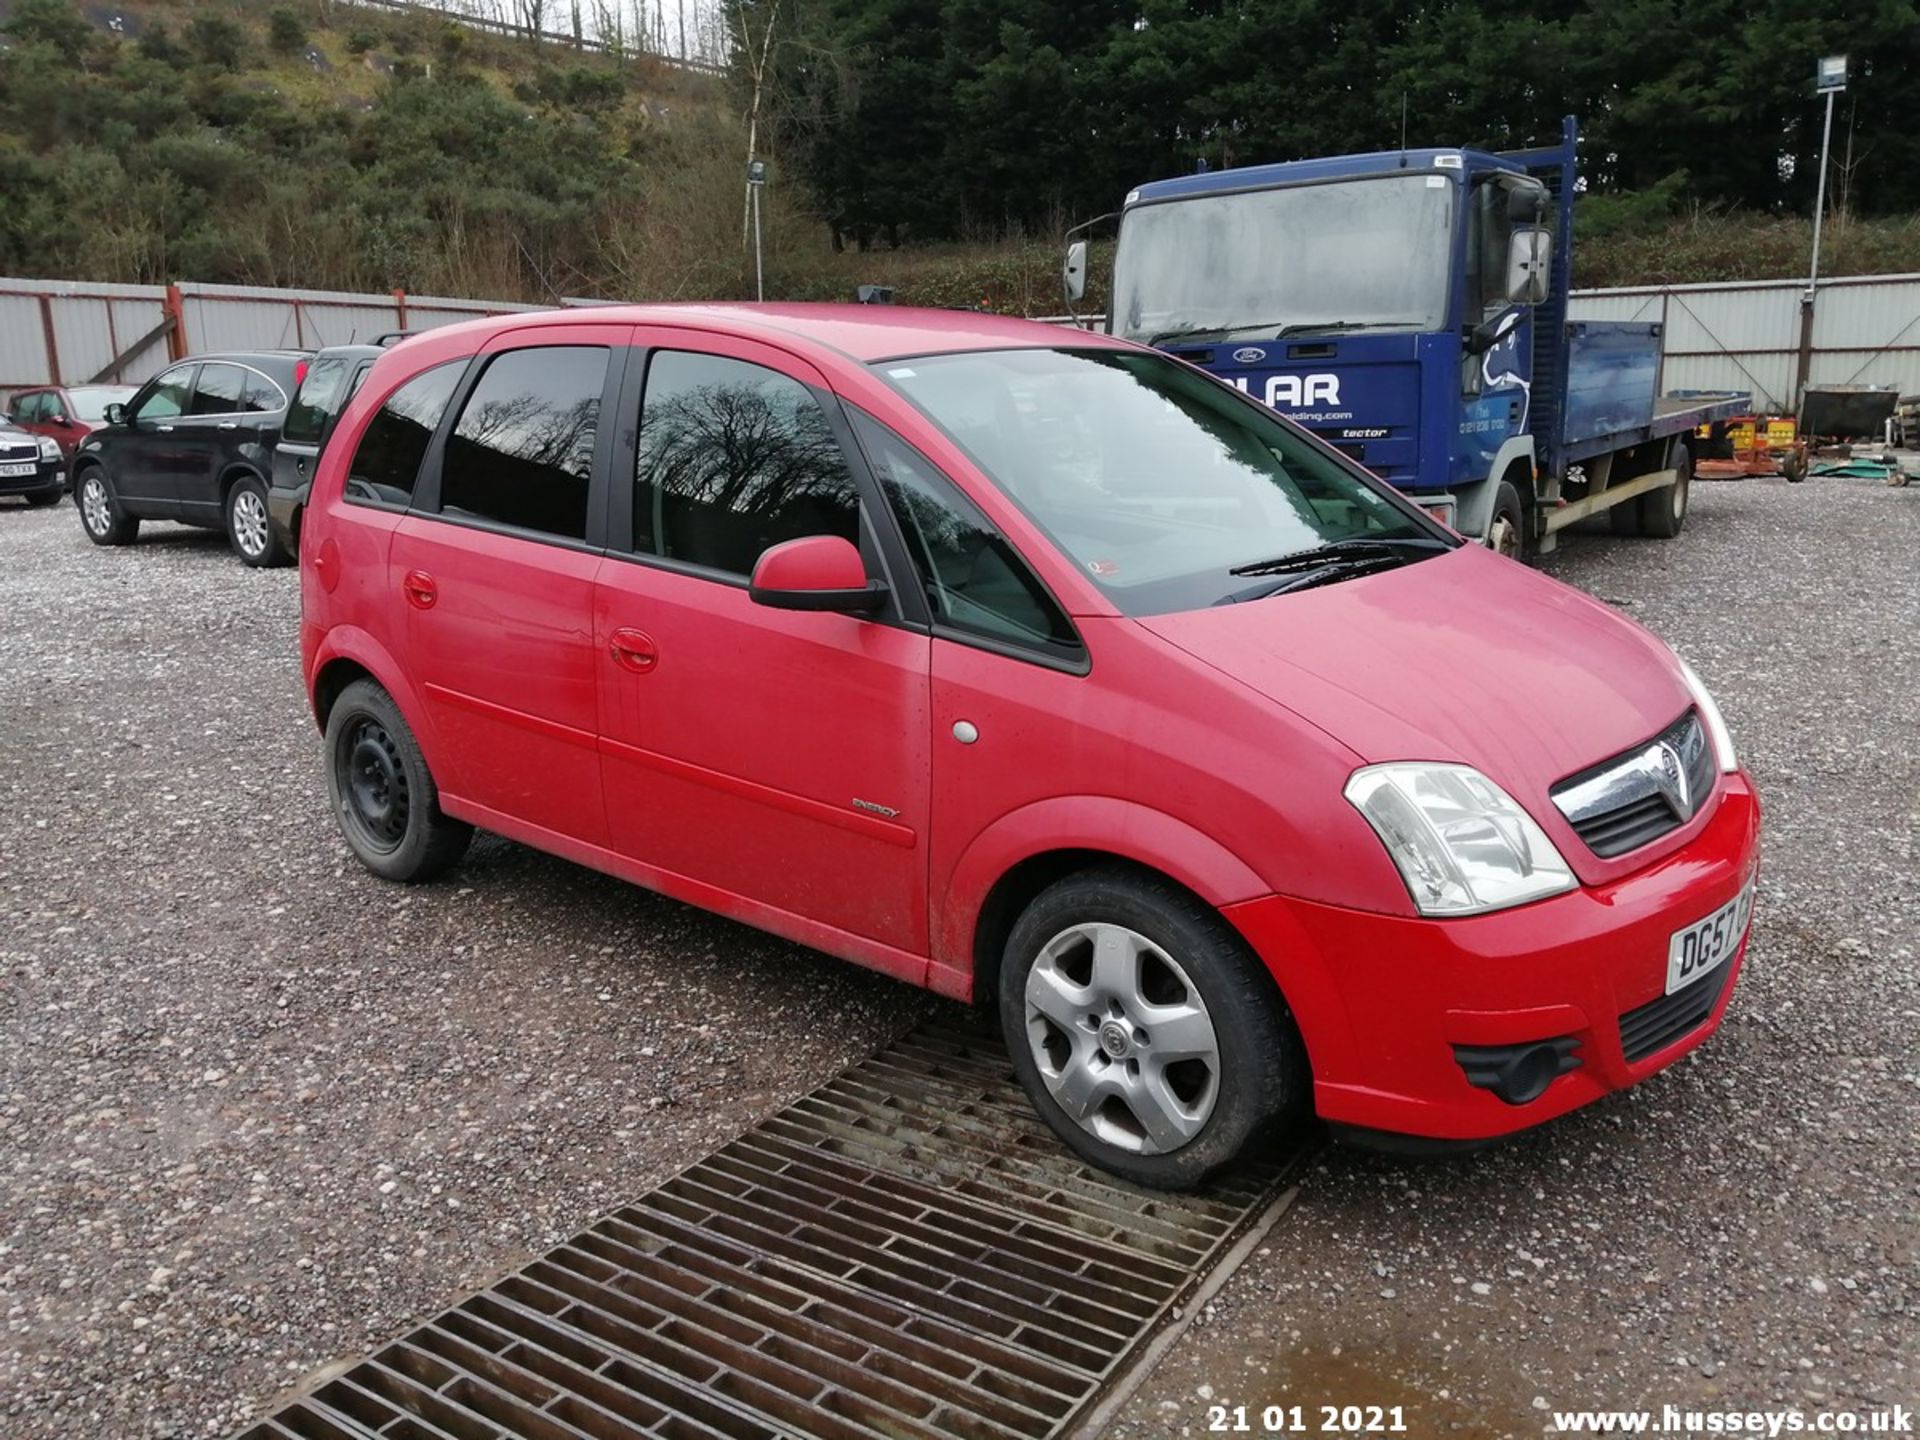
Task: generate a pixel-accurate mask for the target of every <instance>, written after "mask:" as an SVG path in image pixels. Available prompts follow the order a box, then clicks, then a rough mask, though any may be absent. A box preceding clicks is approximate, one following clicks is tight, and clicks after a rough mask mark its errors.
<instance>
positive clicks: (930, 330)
mask: <svg viewBox="0 0 1920 1440" xmlns="http://www.w3.org/2000/svg"><path fill="white" fill-rule="evenodd" d="M569 323H575V324H582V325H607V324H613V325H675V326H681V327H684V328H692V329H698V330H715V331H719V332H722V333H725V334H730V335H740V336H745V337H748V338H757V339H763V340H769V341H773V342H776V343H777V342H780V341H793V340H801V341H806V342H811V343H812V344H814V345H819V346H824V347H826V348H828V349H831V350H835V351H838V352H839V353H840V354H842V355H844V356H846V357H848V358H850V359H853V360H857V361H860V362H862V363H869V362H872V361H876V360H894V359H901V358H904V357H907V356H912V355H938V354H942V353H945V352H948V351H955V350H1013V349H1033V348H1036V347H1039V346H1052V345H1076V346H1088V345H1092V346H1098V347H1101V348H1112V349H1123V348H1129V347H1128V346H1127V342H1125V341H1122V340H1115V339H1112V338H1110V337H1109V336H1106V335H1100V334H1096V333H1094V332H1092V331H1088V330H1076V329H1072V328H1069V327H1067V326H1063V325H1047V324H1042V323H1041V322H1039V321H1037V320H1021V319H1017V318H1015V317H1013V316H1010V315H988V314H984V313H982V312H979V311H973V310H923V309H916V308H913V307H910V306H894V305H853V304H787V305H744V304H743V305H728V304H706V303H684V304H670V305H582V306H574V307H570V308H568V309H565V310H557V311H556V310H534V311H522V312H520V313H518V314H515V315H504V316H492V317H489V318H488V319H485V320H469V321H465V322H463V323H462V324H460V325H455V326H448V327H445V328H444V329H442V330H439V331H425V332H423V335H434V334H440V335H446V334H448V333H450V332H465V333H468V334H484V335H489V336H490V335H495V334H500V333H503V332H511V331H513V330H518V329H528V328H534V327H540V326H552V325H565V324H569ZM416 338H419V337H416Z"/></svg>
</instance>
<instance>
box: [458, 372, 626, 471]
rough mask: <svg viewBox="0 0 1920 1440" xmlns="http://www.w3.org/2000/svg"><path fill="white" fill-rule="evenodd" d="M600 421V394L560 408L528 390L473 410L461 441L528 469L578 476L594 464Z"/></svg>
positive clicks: (462, 419) (463, 420)
mask: <svg viewBox="0 0 1920 1440" xmlns="http://www.w3.org/2000/svg"><path fill="white" fill-rule="evenodd" d="M599 419H600V397H599V396H598V395H586V396H582V397H580V398H579V399H577V400H575V401H574V402H573V403H572V404H571V405H566V406H556V405H555V404H554V403H553V401H552V398H551V397H549V396H546V395H536V394H534V393H533V392H531V391H524V392H522V393H521V394H518V395H509V396H504V397H502V398H500V399H498V400H486V401H482V402H481V403H480V404H478V405H471V406H469V407H467V410H466V413H465V414H463V415H462V416H461V417H460V429H459V432H458V434H457V437H456V438H457V439H459V440H461V441H463V442H465V443H467V444H470V445H475V446H478V447H479V448H481V449H483V450H492V451H496V452H498V453H499V454H501V455H504V456H510V457H511V458H513V459H515V460H519V461H522V462H524V463H526V464H528V465H539V466H543V467H545V468H548V469H553V470H564V471H566V472H567V473H568V474H577V473H579V472H581V471H584V470H585V469H586V468H587V467H588V466H589V465H590V464H591V463H592V461H593V437H594V430H595V427H596V426H597V424H598V423H599Z"/></svg>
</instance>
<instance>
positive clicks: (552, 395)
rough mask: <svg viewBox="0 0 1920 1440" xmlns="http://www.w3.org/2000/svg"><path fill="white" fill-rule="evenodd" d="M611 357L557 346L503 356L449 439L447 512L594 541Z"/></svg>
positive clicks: (601, 350) (443, 474)
mask: <svg viewBox="0 0 1920 1440" xmlns="http://www.w3.org/2000/svg"><path fill="white" fill-rule="evenodd" d="M608 354H609V352H608V351H607V350H606V348H605V347H603V346H587V345H549V346H540V347H536V348H534V349H528V350H509V351H506V352H505V353H504V354H501V355H496V356H495V357H494V358H493V359H492V361H490V362H489V363H488V365H487V368H486V372H485V373H484V374H483V375H481V377H480V383H479V384H477V385H475V386H474V387H473V393H472V394H471V395H469V396H468V397H467V403H466V406H465V407H464V408H463V409H462V410H461V412H460V419H459V422H458V423H457V424H456V425H455V426H454V431H453V434H452V436H451V437H449V439H448V441H447V455H446V460H445V462H444V463H443V464H442V466H441V471H440V513H441V514H443V515H449V516H457V517H460V518H463V519H472V520H489V521H492V522H494V523H495V524H499V525H511V526H514V527H515V528H516V529H521V530H537V531H539V532H541V533H542V534H545V535H555V536H559V537H561V538H563V539H568V540H584V539H585V538H586V534H587V492H588V490H589V488H590V486H591V482H592V475H593V444H594V438H595V435H596V433H597V431H598V427H599V422H600V396H601V392H602V391H604V390H605V389H606V384H607V358H608Z"/></svg>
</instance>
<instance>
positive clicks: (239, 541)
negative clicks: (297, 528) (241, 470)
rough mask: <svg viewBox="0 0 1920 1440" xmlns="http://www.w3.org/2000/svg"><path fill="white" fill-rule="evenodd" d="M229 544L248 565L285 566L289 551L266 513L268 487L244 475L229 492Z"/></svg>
mask: <svg viewBox="0 0 1920 1440" xmlns="http://www.w3.org/2000/svg"><path fill="white" fill-rule="evenodd" d="M227 543H228V544H230V545H231V546H233V553H234V554H236V555H238V556H239V557H240V558H241V559H242V560H244V561H246V562H247V564H249V565H254V566H260V567H265V566H270V565H284V564H285V563H286V559H287V552H286V549H285V547H284V546H282V545H281V543H280V537H279V536H277V535H275V534H274V533H273V521H272V520H271V519H270V518H268V515H267V487H266V486H265V485H263V484H261V483H260V481H258V480H257V479H255V478H254V477H253V476H251V475H245V476H242V477H241V478H240V479H239V480H236V481H235V482H234V486H233V489H231V490H229V491H228V492H227Z"/></svg>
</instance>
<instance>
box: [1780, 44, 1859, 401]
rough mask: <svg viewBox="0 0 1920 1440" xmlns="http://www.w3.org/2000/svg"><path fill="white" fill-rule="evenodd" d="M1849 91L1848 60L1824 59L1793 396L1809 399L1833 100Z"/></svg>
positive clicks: (1818, 79) (1816, 75) (1818, 69)
mask: <svg viewBox="0 0 1920 1440" xmlns="http://www.w3.org/2000/svg"><path fill="white" fill-rule="evenodd" d="M1846 88H1847V57H1846V56H1844V55H1823V56H1821V57H1820V62H1819V64H1817V65H1816V66H1815V67H1814V72H1813V93H1814V94H1816V95H1824V96H1826V97H1827V119H1826V123H1825V125H1824V126H1823V127H1822V128H1821V131H1820V180H1819V184H1818V186H1817V187H1816V188H1815V192H1814V202H1813V261H1812V263H1811V264H1810V265H1809V266H1808V267H1807V288H1806V291H1805V293H1804V294H1802V295H1801V297H1800V373H1799V374H1798V376H1797V377H1796V378H1795V382H1794V387H1793V389H1794V395H1795V397H1796V399H1797V401H1798V403H1799V404H1802V405H1804V404H1805V403H1806V399H1807V377H1808V375H1809V374H1810V373H1811V371H1812V369H1813V292H1814V290H1815V288H1816V287H1817V286H1818V285H1819V284H1820V221H1821V219H1822V218H1823V217H1824V216H1825V214H1826V209H1827V151H1828V149H1829V148H1830V147H1831V146H1832V144H1833V97H1834V96H1836V95H1838V94H1839V93H1840V92H1841V91H1842V90H1844V89H1846Z"/></svg>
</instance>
